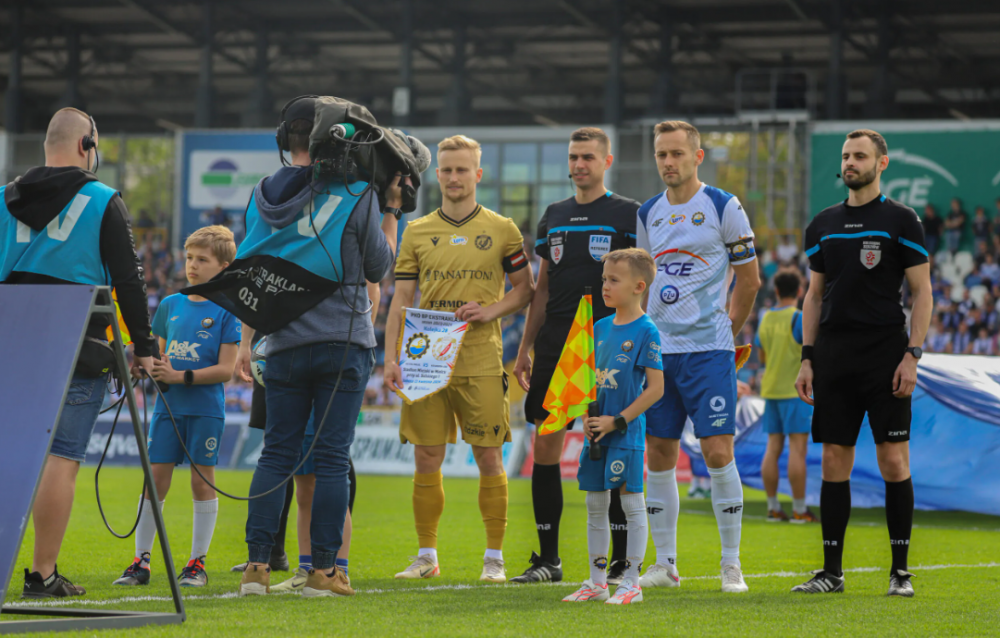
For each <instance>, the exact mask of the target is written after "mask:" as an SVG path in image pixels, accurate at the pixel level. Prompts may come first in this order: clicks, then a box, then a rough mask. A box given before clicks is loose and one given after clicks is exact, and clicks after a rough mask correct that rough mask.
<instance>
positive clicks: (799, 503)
mask: <svg viewBox="0 0 1000 638" xmlns="http://www.w3.org/2000/svg"><path fill="white" fill-rule="evenodd" d="M807 509H809V508H807V507H806V499H804V498H793V499H792V511H793V512H795V513H796V514H805V513H806V510H807Z"/></svg>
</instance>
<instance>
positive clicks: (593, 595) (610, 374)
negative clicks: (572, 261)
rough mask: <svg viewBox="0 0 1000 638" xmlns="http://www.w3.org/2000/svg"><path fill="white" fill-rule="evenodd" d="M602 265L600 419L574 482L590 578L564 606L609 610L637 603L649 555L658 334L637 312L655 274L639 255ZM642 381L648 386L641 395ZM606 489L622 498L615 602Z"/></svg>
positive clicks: (590, 428) (620, 255)
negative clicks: (646, 487)
mask: <svg viewBox="0 0 1000 638" xmlns="http://www.w3.org/2000/svg"><path fill="white" fill-rule="evenodd" d="M602 261H603V262H604V275H603V277H602V278H603V281H604V285H603V287H602V289H601V292H602V295H601V296H602V298H603V299H604V303H605V305H607V307H608V308H614V309H615V314H614V315H613V316H610V317H605V318H604V319H601V320H600V321H598V322H597V323H596V324H594V342H595V356H596V368H597V403H598V405H599V406H600V414H601V416H596V417H587V418H586V419H584V425H585V428H586V430H585V431H586V432H587V435H588V436H587V441H586V443H585V444H584V448H583V453H582V454H581V455H580V470H579V472H578V474H577V479H578V480H579V482H580V489H581V490H585V491H586V492H587V516H588V522H587V545H588V547H589V552H590V578H589V579H588V580H586V581H584V583H583V586H582V587H580V589H578V590H577V591H575V592H574V593H572V594H570V595H569V596H567V597H566V598H563V601H565V602H585V601H604V602H606V603H609V604H612V605H628V604H631V603H638V602H642V588H641V587H640V586H639V571H640V570H641V569H642V560H643V557H644V556H645V555H646V537H647V535H648V532H647V529H646V500H645V498H644V497H643V493H642V490H643V481H642V476H643V465H644V464H643V456H644V452H645V440H646V418H645V416H644V415H643V413H644V412H645V411H646V410H647V409H649V407H650V406H651V405H653V404H654V403H655V402H656V401H658V400H659V399H660V397H661V396H663V359H662V354H661V353H660V333H659V331H658V330H657V328H656V324H655V323H653V320H652V319H650V318H649V317H647V316H646V313H644V312H643V311H642V297H643V295H644V294H645V292H646V290H647V288H648V287H649V284H650V283H651V282H652V281H653V277H654V276H655V274H656V266H655V265H654V263H653V259H652V257H650V256H649V254H648V253H647V252H646V251H644V250H639V249H637V248H626V249H623V250H616V251H613V252H610V253H608V254H606V255H604V257H603V258H602ZM643 381H645V384H646V387H645V389H643ZM591 445H599V446H600V447H601V459H600V460H599V461H594V460H591V458H590V446H591ZM611 490H619V491H620V493H621V501H622V509H623V510H624V511H625V518H626V520H627V521H628V541H627V543H626V550H625V553H626V560H625V578H624V579H622V582H621V583H620V584H619V585H618V587H617V589H616V590H615V593H614V596H609V592H608V584H607V572H606V569H607V566H608V545H609V544H610V542H611V529H610V524H609V521H608V508H609V506H610V503H611Z"/></svg>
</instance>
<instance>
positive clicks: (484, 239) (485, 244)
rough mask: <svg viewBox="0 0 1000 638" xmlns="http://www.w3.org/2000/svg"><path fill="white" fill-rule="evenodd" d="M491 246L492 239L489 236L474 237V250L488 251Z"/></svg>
mask: <svg viewBox="0 0 1000 638" xmlns="http://www.w3.org/2000/svg"><path fill="white" fill-rule="evenodd" d="M491 246H493V238H492V237H490V236H489V235H480V236H478V237H476V248H478V249H479V250H489V249H490V247H491Z"/></svg>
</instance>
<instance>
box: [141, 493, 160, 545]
mask: <svg viewBox="0 0 1000 638" xmlns="http://www.w3.org/2000/svg"><path fill="white" fill-rule="evenodd" d="M139 507H140V508H142V514H141V515H140V516H139V525H137V526H136V528H135V557H136V558H142V555H143V554H144V553H146V552H149V553H150V554H152V553H153V543H155V542H156V521H154V520H153V502H152V501H150V500H149V499H147V498H146V497H145V496H143V497H142V498H141V500H140V501H139ZM160 512H161V513H162V512H163V501H160Z"/></svg>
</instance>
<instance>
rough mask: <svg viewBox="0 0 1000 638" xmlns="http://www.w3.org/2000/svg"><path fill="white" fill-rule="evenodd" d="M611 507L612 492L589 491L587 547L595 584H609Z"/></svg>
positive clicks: (591, 578) (591, 576)
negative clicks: (609, 513) (609, 518)
mask: <svg viewBox="0 0 1000 638" xmlns="http://www.w3.org/2000/svg"><path fill="white" fill-rule="evenodd" d="M624 506H625V499H622V507H624ZM610 507H611V492H609V491H604V492H587V548H588V551H589V553H590V580H591V581H593V583H594V584H595V585H604V586H607V584H608V571H607V570H608V546H610V545H611V522H610V521H609V520H608V509H610ZM630 537H631V536H630ZM630 542H631V541H630Z"/></svg>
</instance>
